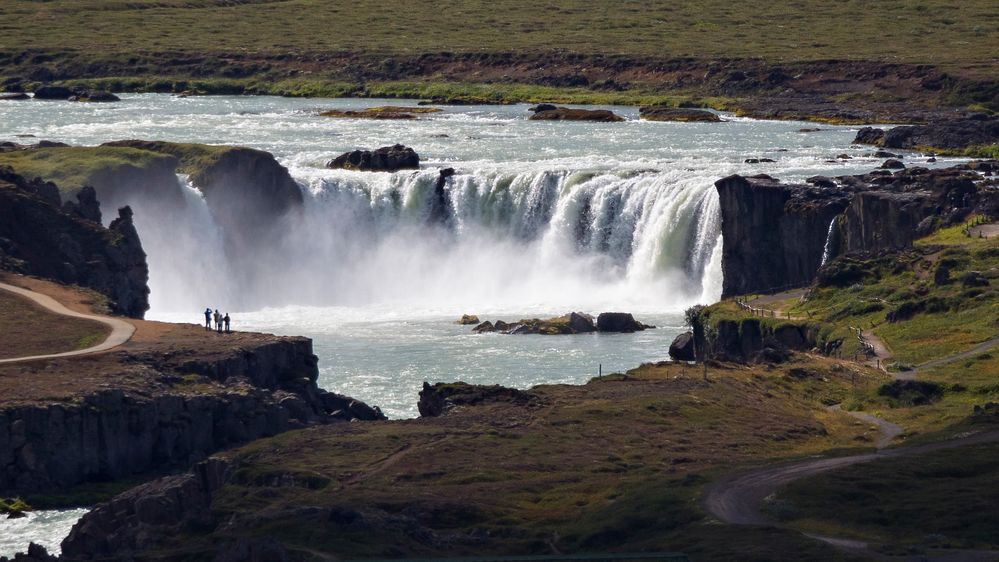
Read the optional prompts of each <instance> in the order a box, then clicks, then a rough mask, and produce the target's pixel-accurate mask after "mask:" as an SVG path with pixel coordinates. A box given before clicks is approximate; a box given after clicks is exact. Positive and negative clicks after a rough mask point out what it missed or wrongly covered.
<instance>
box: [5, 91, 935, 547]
mask: <svg viewBox="0 0 999 562" xmlns="http://www.w3.org/2000/svg"><path fill="white" fill-rule="evenodd" d="M121 97H122V101H121V102H120V103H113V104H88V103H69V102H35V101H30V102H3V103H0V141H3V140H10V141H14V142H20V143H31V142H37V139H46V140H53V141H62V142H67V143H70V144H74V145H96V144H100V143H103V142H107V141H112V140H120V139H129V138H135V139H146V140H166V141H177V142H198V143H206V144H233V145H243V146H249V147H254V148H259V149H263V150H267V151H270V152H272V153H273V154H274V155H275V156H276V157H277V158H278V159H279V161H280V162H281V163H282V164H284V165H285V166H287V167H288V169H289V170H290V172H291V174H292V176H293V177H294V178H295V179H296V180H297V181H298V182H299V184H300V185H301V186H302V188H303V191H304V194H305V213H304V214H303V218H302V220H301V222H300V223H299V224H294V225H289V227H288V228H289V232H288V233H287V235H288V236H287V237H286V239H285V243H283V245H282V246H281V248H280V254H281V258H282V263H281V264H280V265H277V264H275V265H273V266H271V264H269V263H262V264H260V267H258V268H257V269H258V270H259V272H260V273H259V275H257V276H254V278H252V279H243V278H238V276H236V275H234V274H232V272H231V271H230V269H229V267H228V264H229V261H230V258H231V256H226V255H225V251H224V250H223V246H222V243H221V237H220V234H219V231H218V230H219V229H218V228H217V227H216V226H215V223H214V221H213V218H212V215H211V212H210V211H209V210H208V208H207V206H206V205H205V203H204V201H203V199H201V197H200V194H199V192H197V191H196V190H195V189H193V188H191V187H190V186H186V191H185V194H186V209H185V211H184V213H183V214H182V215H181V216H170V217H164V216H162V215H161V214H159V213H156V212H155V210H154V209H145V208H136V209H135V223H136V227H137V229H138V231H139V234H140V236H141V239H142V243H143V246H144V248H145V250H146V252H147V254H148V261H149V267H150V287H151V291H152V293H151V297H150V298H151V305H152V308H151V310H150V311H149V313H148V314H147V318H149V319H154V320H165V321H174V322H191V323H200V322H201V321H202V318H203V317H202V315H201V311H203V310H204V309H205V307H206V306H208V307H211V308H213V309H215V308H218V309H219V310H220V311H222V312H229V313H230V316H231V317H232V318H233V327H234V328H235V329H237V330H255V331H266V332H272V333H277V334H288V335H304V336H308V337H310V338H312V339H313V340H314V344H315V351H316V354H317V355H318V356H319V365H320V370H321V375H320V379H319V384H320V385H321V386H323V387H324V388H326V389H328V390H332V391H336V392H341V393H344V394H349V395H352V396H355V397H357V398H359V399H362V400H364V401H366V402H368V403H369V404H376V405H379V406H381V408H382V409H383V410H384V411H385V413H386V414H387V415H389V416H390V417H392V418H404V417H413V416H415V415H417V412H416V400H417V393H418V391H419V389H420V386H421V385H422V383H423V381H424V380H427V381H431V382H435V381H453V380H463V381H466V382H469V383H486V384H501V385H506V386H513V387H519V388H526V387H529V386H532V385H535V384H542V383H575V384H578V383H583V382H585V381H587V380H588V379H590V378H591V377H593V376H595V375H596V374H597V372H598V369H600V368H601V367H602V370H603V372H604V373H609V372H613V371H623V370H626V369H629V368H632V367H635V366H637V365H638V364H640V363H642V362H646V361H657V360H662V359H665V358H666V356H667V354H666V350H667V347H668V346H669V343H670V342H671V341H672V339H673V337H674V336H675V335H676V334H678V333H679V332H680V331H682V329H683V327H682V324H683V311H684V310H685V309H686V308H687V307H689V306H690V305H692V304H695V303H709V302H712V301H714V300H717V299H718V297H719V296H720V293H721V264H720V255H721V235H720V216H719V209H718V197H717V194H716V192H715V190H714V187H713V183H714V181H715V180H717V179H719V178H722V177H725V176H727V175H730V174H734V173H741V174H755V173H767V174H770V175H773V176H775V177H778V178H780V179H782V180H784V181H802V180H804V179H805V178H806V177H809V176H812V175H816V174H823V175H830V176H833V175H843V174H849V173H861V172H866V171H870V170H871V169H873V168H875V167H877V165H878V164H879V163H880V160H877V159H875V158H873V157H872V156H869V153H870V152H871V149H870V147H857V146H851V144H850V143H851V141H852V139H853V137H854V135H855V133H856V130H857V127H837V126H827V125H823V126H821V128H820V129H821V130H818V131H811V132H803V131H802V130H801V129H803V128H814V125H812V124H806V123H801V122H788V121H785V122H775V121H757V120H751V119H741V118H735V117H732V116H727V115H726V116H724V117H725V119H726V121H725V122H722V123H663V122H647V121H640V120H638V111H637V109H635V108H628V107H607V108H606V109H611V110H613V111H614V112H616V113H618V114H620V115H622V116H624V117H626V118H627V121H625V122H621V123H586V122H551V121H529V120H527V117H528V116H529V115H530V113H529V112H528V111H527V108H528V106H527V105H510V106H461V107H443V108H442V109H443V111H442V112H440V113H436V114H430V115H427V116H426V117H424V118H421V119H417V120H405V121H388V120H355V119H332V118H325V117H320V116H319V115H318V114H317V113H318V110H321V109H332V108H340V109H358V108H363V107H371V106H377V105H386V104H392V105H401V104H403V103H404V102H400V101H399V100H354V99H290V98H277V97H224V96H215V97H177V96H171V95H166V94H132V95H128V94H126V95H122V96H121ZM406 104H407V105H410V104H411V103H406ZM396 143H401V144H405V145H406V146H409V147H412V148H414V149H415V150H416V151H417V152H418V153H419V154H420V157H421V160H422V166H421V168H422V169H421V170H420V171H401V172H397V173H394V174H389V173H371V172H350V171H343V170H329V169H326V168H325V167H324V164H325V162H326V161H328V160H330V159H331V158H333V157H335V156H337V155H339V154H340V153H342V152H346V151H348V150H353V149H356V148H369V149H373V148H377V147H379V146H385V145H391V144H396ZM840 154H847V155H850V156H851V157H852V159H849V160H837V161H835V162H829V160H834V159H835V157H836V156H837V155H840ZM865 155H868V156H865ZM747 158H757V159H758V158H770V159H773V160H775V162H773V163H762V164H748V163H745V162H744V161H745V160H746V159H747ZM912 158H917V159H918V160H917V161H920V162H921V161H922V160H925V159H923V158H918V157H912ZM949 163H950V162H948V161H947V159H940V161H939V162H938V163H937V164H936V165H938V166H939V165H947V164H949ZM444 167H452V168H455V170H456V175H455V176H454V177H453V178H452V180H450V181H449V182H448V186H447V190H448V194H449V196H450V198H451V201H452V202H453V206H454V216H453V217H451V223H452V228H451V229H450V230H443V229H440V228H428V227H427V226H426V216H427V212H428V209H429V205H430V198H431V196H432V195H433V185H434V181H435V180H436V178H437V175H438V170H439V169H441V168H444ZM178 181H179V182H184V181H185V178H183V177H179V178H178ZM103 211H104V217H105V221H106V222H107V221H109V220H110V219H111V218H113V216H114V214H115V213H114V212H113V210H112V209H103ZM288 240H290V241H292V243H287V241H288ZM270 243H271V241H269V240H266V239H262V240H260V245H261V248H262V249H263V248H267V247H268V244H270ZM569 311H581V312H587V313H591V314H597V313H600V312H606V311H625V312H632V313H634V314H635V316H636V318H637V319H638V320H640V321H642V322H645V323H647V324H654V325H656V326H658V329H656V330H648V331H645V332H640V333H637V334H586V335H575V336H558V337H552V336H509V335H501V334H485V335H477V334H473V333H472V331H471V327H470V326H458V325H456V324H455V320H456V319H457V318H458V317H459V316H460V315H462V314H466V313H467V314H476V315H478V316H479V317H480V318H481V319H483V320H486V319H489V320H496V319H502V320H506V321H512V320H517V319H520V318H530V317H548V316H554V315H560V314H563V313H566V312H569ZM5 525H9V524H8V523H4V522H0V534H7V532H8V531H7V529H6V527H5ZM64 527H65V525H63V526H61V527H60V526H58V525H56V526H54V527H53V531H52V533H53V534H54V536H53V537H52V539H51V540H48V541H44V540H43V541H42V542H43V543H46V544H47V546H56V545H57V543H58V541H59V540H60V537H58V536H55V535H57V534H58V533H63V534H64V533H65V528H64ZM56 529H58V531H57V530H56ZM22 542H24V544H25V545H26V542H25V541H22ZM22 548H23V545H22ZM5 554H6V555H9V554H11V551H10V550H9V545H7V543H6V542H0V555H5Z"/></svg>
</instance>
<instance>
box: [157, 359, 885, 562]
mask: <svg viewBox="0 0 999 562" xmlns="http://www.w3.org/2000/svg"><path fill="white" fill-rule="evenodd" d="M793 367H800V368H802V369H807V370H808V371H809V373H808V374H807V375H805V376H797V375H794V376H792V375H790V374H789V372H788V369H791V368H793ZM694 377H697V378H696V379H694ZM699 378H700V371H699V370H696V371H691V372H686V371H685V369H684V368H683V367H681V366H677V365H672V366H668V367H667V366H661V365H646V366H643V367H641V368H639V369H635V370H632V371H629V372H628V373H624V374H620V375H616V376H608V377H605V378H604V379H602V380H599V381H592V382H590V383H589V384H587V385H583V386H568V385H553V386H545V387H538V388H536V389H534V390H533V391H532V392H534V393H536V394H535V396H534V399H532V401H531V403H530V404H528V405H524V404H512V403H508V402H497V403H487V404H483V405H478V406H466V407H464V408H462V409H461V410H460V411H459V412H457V413H455V414H453V415H452V416H449V417H447V418H439V419H430V420H409V421H395V422H386V423H378V424H349V425H348V424H342V425H334V426H326V427H319V428H313V429H308V430H304V431H295V432H289V433H285V434H282V435H279V436H276V437H273V438H269V439H263V440H260V441H257V442H254V443H251V444H249V445H246V446H244V447H242V448H239V449H236V450H233V451H230V452H228V453H226V455H227V456H229V457H231V458H234V459H238V463H239V465H238V466H239V468H238V469H237V471H236V473H235V476H234V478H233V479H232V480H231V481H230V483H229V484H227V485H226V486H225V488H224V489H223V490H222V491H221V492H220V493H219V494H218V495H217V496H216V498H215V500H214V501H213V504H212V511H213V513H214V514H215V515H216V517H217V518H219V520H228V519H229V518H230V517H231V516H232V515H234V514H250V513H252V514H255V515H254V516H253V517H252V518H251V519H249V520H247V523H246V524H245V525H241V526H239V527H238V528H237V527H228V526H220V527H218V528H217V529H216V530H214V531H211V530H207V529H206V530H201V531H198V530H193V531H191V532H187V533H185V534H183V535H182V536H177V537H172V538H170V539H169V540H168V541H166V542H164V543H162V544H161V545H160V548H161V549H162V551H163V552H181V551H184V552H186V553H197V552H200V551H203V550H205V549H210V548H213V547H212V546H211V545H212V544H213V543H215V542H217V541H229V540H232V539H233V538H236V537H237V536H240V535H245V534H247V533H251V534H254V535H259V536H264V535H266V536H270V537H274V538H276V539H278V540H280V541H281V542H282V543H283V544H285V545H287V546H288V547H289V549H291V550H293V551H296V552H302V553H305V552H313V553H315V552H321V553H325V554H335V555H336V556H338V557H344V558H363V557H376V558H385V557H396V558H398V557H434V556H441V555H443V554H445V553H446V555H448V556H458V555H476V554H479V555H481V554H482V553H484V552H489V553H492V554H511V555H512V554H531V553H533V554H546V553H551V552H552V549H553V545H554V548H557V549H558V550H560V551H562V552H608V551H654V550H665V551H671V550H684V551H687V550H689V551H691V552H692V553H697V554H698V557H699V558H700V559H731V558H732V557H733V556H737V555H738V554H740V553H741V554H743V556H742V557H741V558H740V559H745V560H781V559H783V560H791V559H795V558H794V556H800V555H801V553H803V552H805V553H808V555H809V557H810V559H817V560H834V559H840V557H839V556H838V555H837V554H836V553H835V551H833V550H832V549H831V548H829V547H827V546H823V545H821V544H817V543H811V542H810V541H807V540H805V539H803V538H801V537H799V536H796V535H795V534H793V533H788V532H785V531H773V530H739V529H730V528H721V527H718V526H712V525H707V524H706V522H705V520H704V516H703V513H702V512H701V509H700V507H699V504H698V501H699V497H700V493H701V489H702V487H703V485H704V484H705V483H706V482H707V481H708V480H709V478H710V477H711V476H712V475H713V474H716V473H718V472H719V471H725V470H729V469H731V467H732V466H733V465H738V464H744V463H759V462H762V461H763V460H764V459H767V458H773V457H780V458H786V457H788V456H792V457H801V456H807V455H811V454H815V453H817V452H820V451H828V450H831V449H833V450H835V449H846V448H849V447H856V446H857V438H858V436H859V435H860V434H861V433H862V432H863V431H865V430H864V429H858V428H857V426H856V425H855V424H852V423H851V422H850V421H849V420H848V418H846V416H843V415H842V414H835V413H831V412H828V411H827V410H826V409H825V407H824V405H825V404H826V403H828V402H830V401H838V400H841V399H842V397H844V396H845V395H846V394H847V393H848V392H849V384H850V383H849V377H848V376H847V374H845V373H843V372H841V371H837V370H834V369H833V368H832V366H831V365H829V364H827V363H826V362H824V361H821V360H818V361H816V360H811V359H806V358H802V359H801V360H800V361H795V362H792V363H791V364H789V365H787V366H785V367H784V368H780V369H774V370H767V369H763V368H760V369H743V368H727V369H719V370H717V371H716V370H713V371H712V373H711V374H710V377H709V378H710V382H703V381H700V380H699ZM692 379H694V380H692ZM500 420H502V421H500ZM273 482H280V483H281V485H280V486H274V485H273V484H272V483H273ZM308 513H319V514H322V515H321V516H320V517H315V516H312V515H308ZM331 514H332V515H331ZM237 516H239V517H241V515H237ZM303 517H304V519H303ZM425 533H430V535H426V534H425ZM420 536H434V537H453V538H454V539H453V540H450V541H437V540H431V541H426V540H422V539H420V538H419V537H420ZM692 537H693V538H692ZM747 553H748V554H747ZM791 553H794V554H793V555H792V554H791Z"/></svg>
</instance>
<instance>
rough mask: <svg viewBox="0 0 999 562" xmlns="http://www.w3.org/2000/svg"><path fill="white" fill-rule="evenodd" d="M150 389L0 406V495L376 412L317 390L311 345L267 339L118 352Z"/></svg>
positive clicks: (151, 466) (169, 463) (180, 459)
mask: <svg viewBox="0 0 999 562" xmlns="http://www.w3.org/2000/svg"><path fill="white" fill-rule="evenodd" d="M117 358H118V359H119V365H124V366H119V367H115V366H114V365H112V366H111V367H110V368H122V369H124V368H131V369H134V370H136V371H138V372H139V373H140V374H141V375H142V376H143V377H144V378H145V379H146V380H149V381H150V382H149V384H148V388H149V390H148V391H147V392H144V393H136V392H134V391H131V390H123V389H115V388H111V389H106V390H98V391H95V392H92V393H90V394H87V395H85V396H83V397H82V398H81V399H79V400H73V401H63V402H59V403H38V404H28V405H22V406H16V407H7V408H0V495H2V494H17V493H24V492H36V491H50V490H58V489H62V488H65V487H67V486H72V485H74V484H79V483H82V482H89V481H107V480H116V479H120V478H124V477H128V476H131V475H135V474H142V473H145V472H149V471H151V470H163V469H167V468H171V467H173V468H186V467H188V466H190V465H191V464H192V463H194V462H196V461H198V460H201V459H204V458H205V457H207V456H208V455H209V454H211V453H213V452H215V451H218V450H220V449H222V448H225V447H228V446H230V445H234V444H238V443H245V442H247V441H251V440H254V439H258V438H261V437H265V436H270V435H276V434H278V433H281V432H284V431H287V430H289V429H294V428H301V427H305V426H307V425H311V424H317V423H330V422H335V421H349V420H353V419H359V420H378V419H384V416H382V414H381V412H380V411H378V409H377V408H372V407H369V406H368V405H366V404H364V403H362V402H359V401H356V400H354V399H352V398H350V397H347V396H341V395H338V394H333V393H330V392H326V391H324V390H322V389H320V388H318V387H317V386H316V384H315V381H316V378H317V376H318V368H317V366H316V356H315V355H313V354H312V342H311V340H309V339H307V338H276V337H275V338H273V339H271V340H270V341H268V342H266V343H263V344H261V345H256V346H253V347H249V348H242V349H234V350H231V351H229V352H226V353H217V354H215V355H214V356H210V357H204V358H191V357H186V356H184V354H183V352H172V353H147V354H135V353H130V352H119V353H118V354H117Z"/></svg>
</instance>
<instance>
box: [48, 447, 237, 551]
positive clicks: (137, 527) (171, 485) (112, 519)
mask: <svg viewBox="0 0 999 562" xmlns="http://www.w3.org/2000/svg"><path fill="white" fill-rule="evenodd" d="M232 472H233V471H232V469H231V467H230V466H229V464H228V462H226V461H223V460H219V459H209V460H207V461H205V462H202V463H200V464H198V465H197V466H195V467H194V469H193V470H192V471H191V472H188V473H185V474H180V475H177V476H169V477H167V478H161V479H159V480H154V481H152V482H149V483H147V484H142V485H140V486H138V487H135V488H133V489H131V490H129V491H127V492H125V493H123V494H121V495H118V496H116V497H115V498H113V499H112V500H111V501H109V502H107V503H104V504H101V505H99V506H97V507H96V508H94V509H93V510H92V511H91V512H90V513H87V514H86V515H85V516H84V517H83V518H82V519H80V522H79V523H77V524H76V525H75V526H74V527H73V530H72V531H71V532H70V534H69V536H68V537H66V540H64V541H63V543H62V557H63V558H66V559H69V560H93V559H98V558H103V559H109V560H122V559H128V558H129V557H130V555H131V554H132V553H135V552H137V551H140V550H143V549H146V548H149V547H151V546H153V545H154V543H152V542H151V538H150V537H151V536H157V535H158V536H164V535H166V534H174V533H179V532H181V531H182V530H184V529H190V528H198V527H201V528H204V527H205V526H209V527H211V526H214V525H215V522H214V520H213V518H212V513H211V509H210V506H211V501H212V495H213V494H214V493H215V492H217V491H218V490H219V489H220V488H222V486H223V485H224V484H225V483H226V482H227V481H228V480H229V479H230V478H231V476H232Z"/></svg>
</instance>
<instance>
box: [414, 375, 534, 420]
mask: <svg viewBox="0 0 999 562" xmlns="http://www.w3.org/2000/svg"><path fill="white" fill-rule="evenodd" d="M534 400H536V398H535V397H534V395H532V394H531V393H530V392H525V391H523V390H517V389H514V388H506V387H504V386H500V385H492V386H484V385H471V384H467V383H463V382H454V383H437V384H435V385H433V386H431V385H430V384H429V383H427V382H424V383H423V390H421V391H420V401H419V402H418V403H417V408H418V409H419V410H420V417H424V418H433V417H438V416H442V415H447V414H448V413H450V412H451V411H453V410H455V409H456V408H459V407H462V406H480V405H483V404H489V403H495V402H505V403H513V404H521V405H527V404H529V403H531V402H532V401H534Z"/></svg>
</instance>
